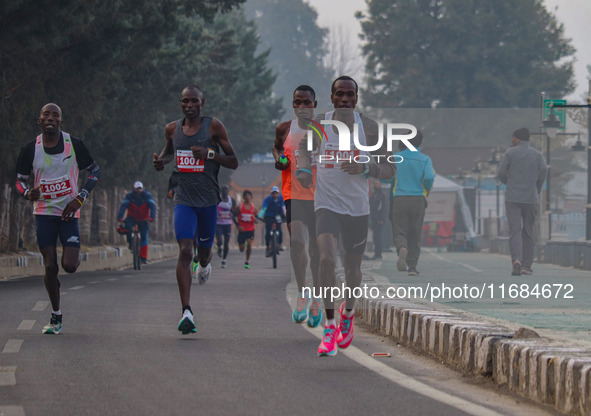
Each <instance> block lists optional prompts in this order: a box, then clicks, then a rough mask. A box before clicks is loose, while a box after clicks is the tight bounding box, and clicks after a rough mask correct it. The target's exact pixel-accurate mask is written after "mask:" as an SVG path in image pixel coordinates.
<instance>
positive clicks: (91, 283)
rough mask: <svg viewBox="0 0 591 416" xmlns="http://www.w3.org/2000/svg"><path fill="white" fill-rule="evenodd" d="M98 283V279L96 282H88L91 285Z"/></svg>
mask: <svg viewBox="0 0 591 416" xmlns="http://www.w3.org/2000/svg"><path fill="white" fill-rule="evenodd" d="M97 283H98V282H97V281H94V282H88V284H90V285H95V284H97Z"/></svg>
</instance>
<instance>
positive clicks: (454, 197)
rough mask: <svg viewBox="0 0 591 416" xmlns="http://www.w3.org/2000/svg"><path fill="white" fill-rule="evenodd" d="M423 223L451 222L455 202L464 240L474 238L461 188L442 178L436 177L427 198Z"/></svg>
mask: <svg viewBox="0 0 591 416" xmlns="http://www.w3.org/2000/svg"><path fill="white" fill-rule="evenodd" d="M427 202H428V205H427V210H426V212H425V222H437V221H452V220H453V215H454V210H455V205H456V202H457V203H458V204H459V207H460V212H461V213H462V219H463V221H464V225H465V226H466V238H467V239H473V238H474V237H476V233H475V232H474V222H473V221H472V215H471V214H470V207H469V206H468V204H467V203H466V199H465V198H464V192H463V191H462V186H461V185H459V184H458V183H456V182H454V181H452V180H451V179H447V178H446V177H444V176H440V175H438V176H436V177H435V182H434V183H433V188H432V189H431V192H430V193H429V196H428V197H427Z"/></svg>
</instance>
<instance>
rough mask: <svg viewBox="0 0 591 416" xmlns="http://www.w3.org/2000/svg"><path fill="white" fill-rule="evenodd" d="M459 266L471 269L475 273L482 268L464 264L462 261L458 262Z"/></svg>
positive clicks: (479, 271)
mask: <svg viewBox="0 0 591 416" xmlns="http://www.w3.org/2000/svg"><path fill="white" fill-rule="evenodd" d="M458 264H459V265H460V266H464V267H466V268H468V269H470V270H472V271H473V272H477V273H481V272H482V270H480V269H477V268H476V267H473V266H470V265H469V264H464V263H458Z"/></svg>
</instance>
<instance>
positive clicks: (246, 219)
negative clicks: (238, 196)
mask: <svg viewBox="0 0 591 416" xmlns="http://www.w3.org/2000/svg"><path fill="white" fill-rule="evenodd" d="M242 199H243V202H242V204H241V205H240V208H239V209H238V208H236V214H237V215H236V216H237V217H238V219H237V220H235V222H236V225H237V226H238V248H239V249H240V252H241V253H242V252H243V251H244V249H245V248H246V261H245V262H244V268H245V269H250V264H249V263H248V260H250V253H251V252H252V242H253V241H254V225H255V224H256V222H257V216H258V211H257V209H256V208H255V206H254V204H253V203H252V202H251V201H252V192H250V191H249V190H248V189H246V190H245V191H244V192H243V193H242Z"/></svg>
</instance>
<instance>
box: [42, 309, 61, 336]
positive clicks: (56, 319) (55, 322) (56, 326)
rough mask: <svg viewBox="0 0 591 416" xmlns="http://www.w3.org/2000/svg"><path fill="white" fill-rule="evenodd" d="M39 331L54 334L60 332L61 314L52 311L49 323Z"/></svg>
mask: <svg viewBox="0 0 591 416" xmlns="http://www.w3.org/2000/svg"><path fill="white" fill-rule="evenodd" d="M41 332H42V333H44V334H55V335H57V334H59V333H60V332H62V316H61V315H56V314H55V313H52V314H51V319H50V320H49V323H48V324H47V325H45V326H44V327H43V330H42V331H41Z"/></svg>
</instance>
